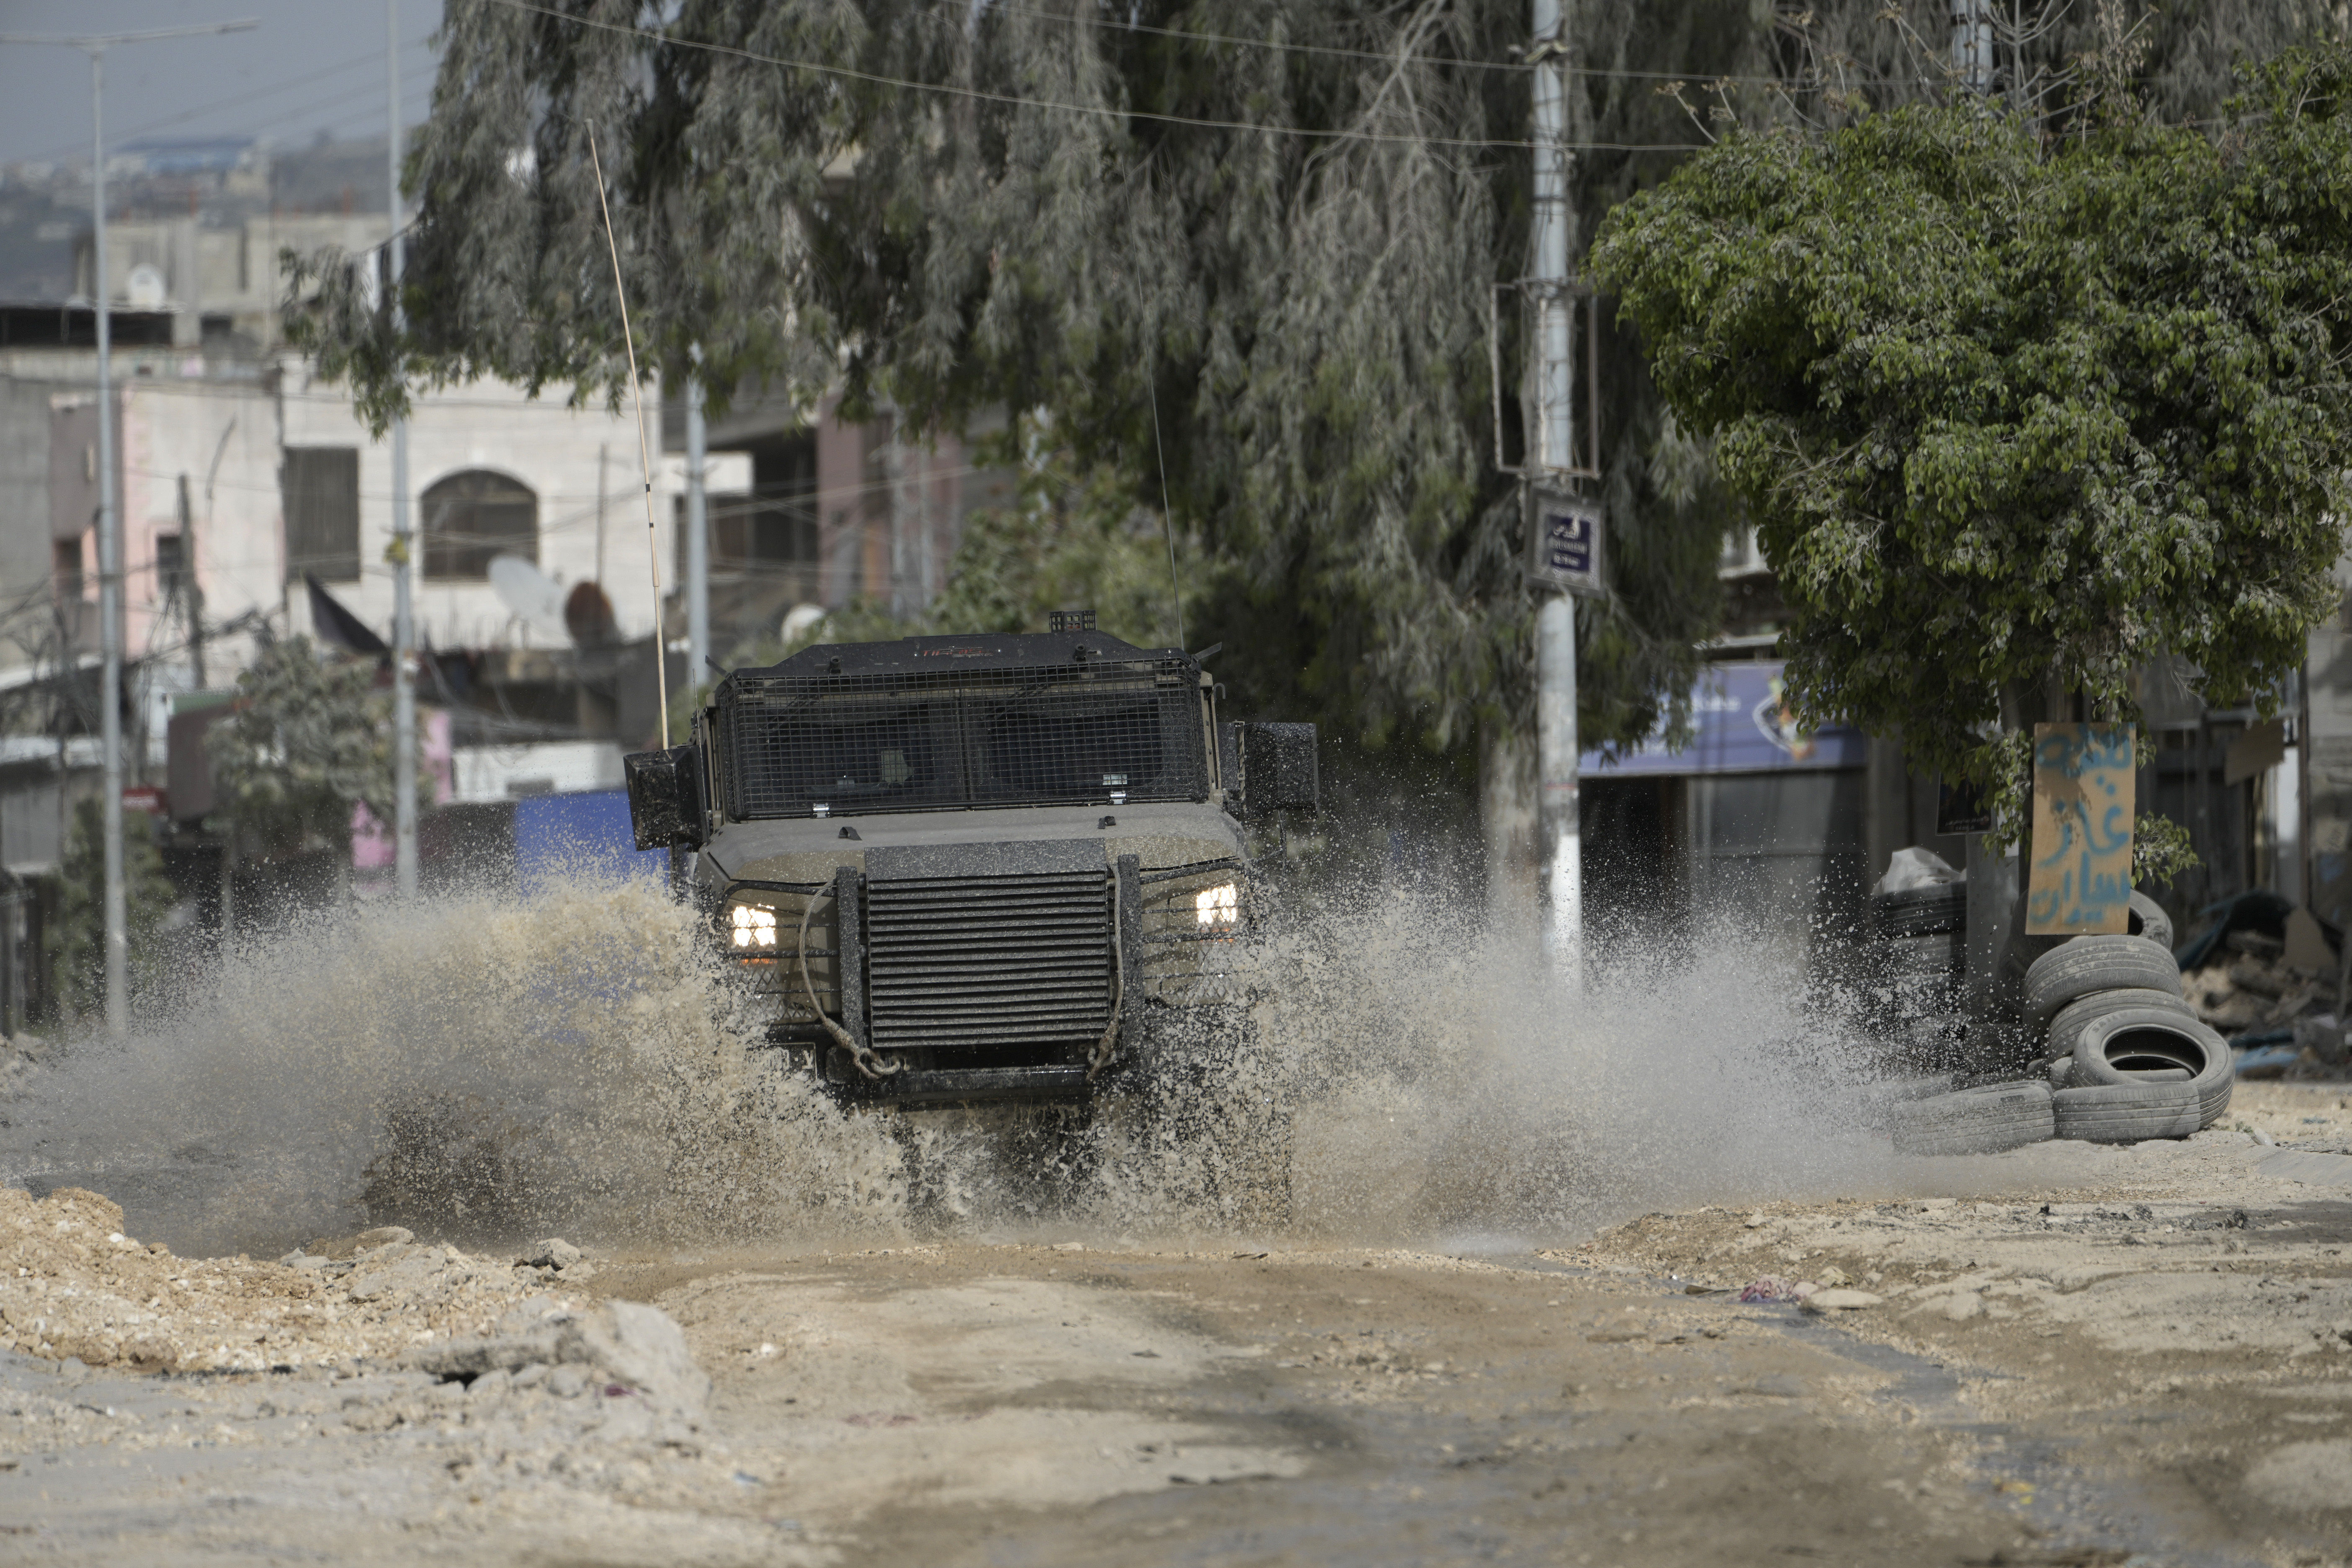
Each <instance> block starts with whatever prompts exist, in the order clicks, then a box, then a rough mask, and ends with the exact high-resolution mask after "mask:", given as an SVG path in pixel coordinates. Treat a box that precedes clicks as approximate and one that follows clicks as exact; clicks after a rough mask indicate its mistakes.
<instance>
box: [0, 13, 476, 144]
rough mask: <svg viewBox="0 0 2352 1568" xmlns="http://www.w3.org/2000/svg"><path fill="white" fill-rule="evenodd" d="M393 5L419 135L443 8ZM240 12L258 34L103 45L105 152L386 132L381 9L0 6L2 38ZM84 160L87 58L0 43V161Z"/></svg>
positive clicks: (114, 29) (404, 81)
mask: <svg viewBox="0 0 2352 1568" xmlns="http://www.w3.org/2000/svg"><path fill="white" fill-rule="evenodd" d="M398 5H399V16H400V37H401V46H402V47H401V56H400V89H401V93H400V95H401V100H402V109H403V117H404V119H405V120H406V121H407V122H408V123H409V124H412V125H414V124H415V123H417V122H418V121H422V120H423V119H424V118H425V105H426V104H427V102H428V101H429V100H430V97H431V93H432V85H433V71H432V67H433V58H434V57H433V53H432V50H431V49H430V48H429V47H427V45H426V43H425V40H426V39H427V38H428V37H431V36H432V34H433V32H434V30H435V29H436V28H437V27H439V26H440V25H441V0H398ZM247 16H251V17H254V18H256V19H257V20H258V21H259V22H260V24H261V25H260V26H257V27H256V28H254V29H252V30H251V31H249V32H244V33H230V34H226V35H225V36H222V37H208V38H202V37H200V38H165V39H162V40H159V41H157V42H154V43H147V44H125V45H121V46H120V47H115V48H111V49H109V50H108V51H107V53H106V140H107V144H108V145H109V146H120V145H121V143H122V142H126V141H130V140H133V139H135V138H138V137H140V136H142V135H143V136H155V137H169V136H267V137H269V138H271V139H272V140H274V141H276V142H278V143H279V144H281V145H293V146H299V145H302V144H304V143H306V142H310V140H311V139H312V138H313V137H314V136H315V135H316V134H317V133H318V132H320V131H322V130H324V131H329V132H333V133H334V134H335V135H336V136H339V137H342V136H374V135H381V134H382V133H383V122H384V91H385V87H386V83H385V80H384V0H0V32H5V33H66V34H77V35H79V34H87V33H127V32H135V31H137V30H139V29H141V28H142V27H173V26H188V25H190V24H194V23H201V22H226V21H233V20H236V19H238V18H242V17H247ZM88 156H89V57H88V56H86V55H84V54H83V53H82V52H81V51H80V50H79V49H69V48H60V47H33V46H29V45H24V44H0V163H14V162H16V161H18V160H20V159H28V158H46V159H82V158H87V157H88Z"/></svg>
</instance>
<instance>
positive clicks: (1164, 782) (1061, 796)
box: [719, 658, 1209, 821]
mask: <svg viewBox="0 0 2352 1568" xmlns="http://www.w3.org/2000/svg"><path fill="white" fill-rule="evenodd" d="M1201 723H1202V719H1201V698H1200V680H1199V673H1198V668H1197V667H1196V666H1195V665H1193V664H1192V661H1191V660H1189V659H1175V658H1152V659H1132V660H1109V659H1104V660H1099V661H1094V662H1089V663H1085V664H1066V665H1046V666H1034V665H1033V666H1030V667H1027V668H1014V669H991V670H940V671H937V672H932V671H921V672H901V673H891V674H884V675H792V676H772V675H754V674H738V675H734V676H730V678H729V679H727V680H726V681H724V682H722V683H721V684H720V686H719V740H720V745H721V755H722V756H723V757H724V758H725V759H726V767H725V769H724V772H725V775H726V776H725V780H724V782H725V784H726V788H727V815H728V816H730V817H731V818H733V819H735V820H737V821H743V820H747V819H751V818H757V817H775V816H814V815H815V814H816V812H817V809H818V808H819V807H820V806H822V807H824V809H825V810H826V812H827V813H828V814H840V815H845V816H848V815H856V814H859V813H867V812H885V811H943V810H956V809H961V808H969V807H975V806H992V805H1062V804H1081V803H1086V802H1092V801H1110V800H1117V801H1127V800H1134V801H1147V800H1163V801H1165V800H1201V799H1205V798H1206V797H1207V795H1208V787H1209V779H1208V763H1207V757H1206V755H1205V752H1204V743H1203V738H1202V730H1201Z"/></svg>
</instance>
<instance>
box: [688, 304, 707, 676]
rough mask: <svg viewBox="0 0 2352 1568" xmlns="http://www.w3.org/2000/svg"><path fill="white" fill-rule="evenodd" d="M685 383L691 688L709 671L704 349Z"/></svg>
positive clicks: (696, 350)
mask: <svg viewBox="0 0 2352 1568" xmlns="http://www.w3.org/2000/svg"><path fill="white" fill-rule="evenodd" d="M692 357H693V361H694V364H693V368H692V369H691V370H690V371H689V372H688V374H687V378H686V642H687V647H688V650H689V651H688V655H687V658H688V661H689V662H688V668H689V669H690V670H691V672H692V673H690V674H688V676H687V678H686V684H687V685H688V687H689V688H690V687H692V686H694V685H696V684H697V683H698V682H699V681H702V680H704V679H708V678H707V677H706V676H705V675H704V673H703V672H704V671H705V670H707V669H709V668H710V498H709V490H708V489H707V488H706V485H707V476H706V471H705V470H706V467H707V465H708V462H709V456H710V454H709V449H708V448H709V433H708V431H707V430H706V429H705V428H704V426H703V422H702V345H701V344H699V343H697V344H696V345H695V346H694V348H693V350H692Z"/></svg>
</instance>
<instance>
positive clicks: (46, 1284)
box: [0, 1187, 650, 1372]
mask: <svg viewBox="0 0 2352 1568" xmlns="http://www.w3.org/2000/svg"><path fill="white" fill-rule="evenodd" d="M122 1226H123V1219H122V1210H121V1207H120V1206H118V1205H115V1204H114V1203H113V1202H111V1201H110V1200H109V1199H107V1198H105V1197H102V1196H100V1194H96V1193H92V1192H86V1191H84V1190H82V1189H80V1188H79V1187H61V1188H58V1190H57V1191H55V1192H53V1193H51V1194H48V1195H47V1197H44V1198H40V1199H36V1198H34V1197H33V1195H32V1194H29V1193H27V1192H26V1191H25V1190H24V1189H22V1188H19V1187H0V1350H15V1351H18V1352H23V1353H25V1354H27V1355H35V1356H41V1357H45V1358H48V1359H52V1360H58V1361H63V1360H68V1359H70V1360H77V1361H79V1362H81V1363H83V1364H85V1365H87V1366H92V1367H104V1366H121V1367H127V1368H130V1369H132V1370H136V1371H142V1372H228V1371H247V1372H250V1371H262V1370H267V1369H268V1368H272V1367H288V1366H292V1367H299V1366H305V1365H310V1364H327V1365H338V1364H341V1365H348V1364H350V1363H354V1362H359V1361H362V1360H372V1361H382V1362H386V1363H390V1362H393V1361H395V1360H397V1359H399V1358H401V1357H404V1356H406V1355H408V1354H409V1353H410V1352H414V1351H415V1349H416V1348H417V1347H418V1346H419V1345H426V1344H443V1343H446V1342H451V1341H455V1340H475V1339H482V1338H486V1337H489V1336H493V1335H496V1334H499V1333H511V1332H513V1331H514V1330H515V1329H516V1327H517V1326H518V1325H519V1324H528V1323H537V1322H539V1321H541V1320H543V1319H550V1318H555V1317H561V1316H562V1315H564V1314H566V1313H569V1312H571V1311H572V1302H571V1301H569V1300H565V1299H563V1298H562V1297H559V1296H555V1295H551V1294H549V1293H547V1292H545V1291H543V1290H540V1289H535V1288H534V1286H535V1285H536V1283H537V1280H538V1279H539V1278H540V1277H541V1276H540V1271H539V1270H538V1269H537V1268H516V1267H514V1266H512V1265H511V1264H509V1263H507V1262H505V1261H501V1260H497V1259H492V1258H479V1257H473V1256H469V1255H467V1254H466V1253H463V1252H460V1251H459V1250H457V1248H456V1247H443V1246H436V1245H434V1244H431V1243H421V1242H418V1241H417V1240H416V1239H415V1237H413V1236H412V1235H411V1234H410V1233H409V1232H408V1231H406V1230H404V1229H402V1228H401V1227H399V1226H383V1227H381V1228H378V1229H375V1230H369V1231H363V1232H361V1233H360V1234H359V1235H357V1236H352V1237H341V1238H336V1239H331V1240H320V1241H314V1242H310V1243H308V1244H306V1245H305V1246H304V1247H300V1248H298V1249H296V1250H295V1251H293V1252H291V1253H289V1254H287V1255H286V1257H285V1258H281V1259H279V1260H278V1261H277V1262H261V1261H257V1260H256V1259H254V1258H246V1257H242V1256H240V1257H233V1258H203V1259H192V1258H175V1257H173V1255H172V1253H171V1251H170V1250H169V1249H168V1248H166V1247H163V1245H162V1244H161V1243H152V1244H147V1243H142V1242H140V1241H139V1240H138V1239H136V1238H135V1237H130V1236H126V1235H125V1234H123V1228H122ZM542 1247H545V1244H542ZM547 1250H548V1251H549V1252H550V1253H551V1252H552V1249H551V1248H548V1249H547ZM564 1252H565V1254H566V1255H568V1256H570V1257H571V1258H572V1262H571V1264H570V1265H569V1267H568V1268H566V1269H565V1270H564V1271H563V1274H562V1276H561V1277H562V1278H571V1277H573V1276H574V1275H575V1274H576V1272H577V1270H579V1269H580V1268H582V1267H583V1264H582V1261H581V1259H580V1257H579V1249H578V1248H576V1247H569V1246H568V1244H567V1245H566V1247H565V1248H564ZM648 1310H650V1309H648ZM582 1321H583V1323H584V1322H585V1321H586V1320H582ZM579 1332H581V1333H588V1332H590V1330H588V1329H586V1328H583V1329H582V1330H580V1331H579ZM621 1337H623V1338H625V1337H626V1336H625V1335H623V1336H621ZM640 1337H642V1336H640ZM573 1359H579V1360H593V1357H591V1356H588V1355H587V1354H585V1352H583V1353H582V1354H581V1355H579V1356H576V1357H574V1358H573Z"/></svg>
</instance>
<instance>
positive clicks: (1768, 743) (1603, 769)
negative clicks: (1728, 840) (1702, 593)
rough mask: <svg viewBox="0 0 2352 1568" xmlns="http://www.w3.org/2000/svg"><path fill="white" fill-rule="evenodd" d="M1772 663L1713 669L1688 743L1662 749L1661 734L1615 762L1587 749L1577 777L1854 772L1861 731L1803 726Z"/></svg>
mask: <svg viewBox="0 0 2352 1568" xmlns="http://www.w3.org/2000/svg"><path fill="white" fill-rule="evenodd" d="M1782 668H1783V667H1782V666H1781V665H1780V664H1778V663H1769V664H1767V663H1754V664H1715V665H1709V666H1708V667H1707V668H1706V670H1705V671H1704V672H1703V673H1702V674H1701V675H1700V676H1699V679H1698V685H1697V687H1696V689H1694V690H1693V691H1692V693H1691V729H1692V731H1693V733H1692V736H1691V742H1690V744H1689V745H1688V746H1687V747H1685V749H1683V750H1681V751H1678V752H1677V751H1669V750H1667V748H1666V742H1665V737H1664V733H1663V731H1654V732H1653V733H1652V734H1650V735H1649V736H1648V737H1646V738H1645V739H1644V740H1643V742H1642V744H1641V745H1640V746H1639V747H1637V748H1635V749H1634V750H1633V751H1631V752H1624V753H1622V754H1621V755H1619V756H1617V757H1615V758H1607V757H1604V756H1603V755H1602V754H1601V752H1597V751H1596V752H1585V753H1584V754H1583V756H1582V757H1581V758H1580V759H1579V761H1578V764H1577V773H1578V774H1579V775H1580V777H1583V778H1602V779H1605V778H1625V777H1630V776H1634V775H1640V774H1661V773H1775V772H1782V771H1787V770H1790V769H1824V768H1858V767H1861V766H1862V765H1863V763H1864V760H1865V758H1866V756H1867V752H1868V744H1869V742H1867V741H1866V740H1865V739H1864V735H1863V733H1862V731H1859V730H1854V729H1850V728H1848V727H1846V726H1844V725H1834V726H1832V727H1831V728H1829V729H1826V730H1818V731H1808V730H1804V729H1802V728H1801V727H1800V726H1799V725H1798V723H1797V721H1796V717H1795V715H1794V714H1793V713H1791V712H1790V709H1789V705H1788V703H1787V701H1786V700H1785V699H1784V697H1783V694H1782V686H1781V679H1780V672H1781V669H1782Z"/></svg>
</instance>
